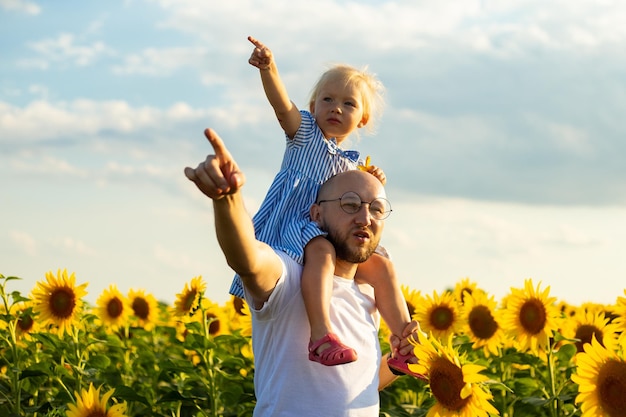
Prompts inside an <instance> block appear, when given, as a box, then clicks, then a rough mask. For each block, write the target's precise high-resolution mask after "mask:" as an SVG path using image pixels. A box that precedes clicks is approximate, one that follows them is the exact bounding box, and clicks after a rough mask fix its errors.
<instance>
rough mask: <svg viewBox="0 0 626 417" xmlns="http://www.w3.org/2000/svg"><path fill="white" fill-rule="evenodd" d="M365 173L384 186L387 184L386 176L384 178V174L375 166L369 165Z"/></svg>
mask: <svg viewBox="0 0 626 417" xmlns="http://www.w3.org/2000/svg"><path fill="white" fill-rule="evenodd" d="M367 172H369V173H370V174H372V175H373V176H375V177H376V178H378V180H379V181H380V182H381V183H382V184H383V185H385V183H387V176H385V172H384V171H383V170H382V169H380V168H378V167H377V166H376V165H370V166H368V167H367Z"/></svg>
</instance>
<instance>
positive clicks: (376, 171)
mask: <svg viewBox="0 0 626 417" xmlns="http://www.w3.org/2000/svg"><path fill="white" fill-rule="evenodd" d="M358 168H359V169H360V170H361V171H365V172H369V173H370V174H372V175H373V176H375V177H376V178H378V181H380V182H381V183H382V184H383V185H385V183H386V182H387V176H386V175H385V171H383V170H382V169H380V168H378V167H377V166H376V165H370V157H369V156H368V157H367V158H365V165H359V166H358Z"/></svg>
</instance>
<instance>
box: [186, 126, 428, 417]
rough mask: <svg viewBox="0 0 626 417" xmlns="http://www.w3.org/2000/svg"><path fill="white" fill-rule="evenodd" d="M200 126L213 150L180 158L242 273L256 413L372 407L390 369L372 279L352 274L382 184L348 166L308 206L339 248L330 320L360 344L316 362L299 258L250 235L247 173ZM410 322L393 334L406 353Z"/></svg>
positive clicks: (369, 235) (364, 256) (380, 205)
mask: <svg viewBox="0 0 626 417" xmlns="http://www.w3.org/2000/svg"><path fill="white" fill-rule="evenodd" d="M205 136H206V137H207V139H208V140H209V142H210V143H211V145H212V146H213V149H214V152H215V153H214V154H212V155H209V156H207V158H206V159H205V161H203V162H201V163H200V164H199V165H198V166H197V167H196V168H195V169H193V168H189V167H187V168H185V175H186V176H187V178H188V179H189V180H190V181H192V182H194V183H195V185H196V186H197V188H198V189H199V190H200V191H201V192H202V193H203V194H205V195H206V196H208V197H209V198H211V199H212V200H213V208H214V215H215V227H216V235H217V240H218V242H219V244H220V247H221V248H222V251H223V253H224V255H225V257H226V260H227V262H228V265H229V266H230V267H231V268H232V269H233V270H234V271H235V272H236V273H238V274H239V276H241V278H242V281H243V285H244V292H245V299H246V301H247V302H248V304H249V306H250V311H251V315H252V329H253V330H252V342H253V350H254V357H255V376H254V379H255V380H254V382H255V394H256V398H257V404H256V407H255V410H254V416H256V417H260V416H261V417H265V416H267V417H269V416H272V417H274V416H304V417H307V416H310V417H318V416H338V417H339V416H341V417H344V416H363V417H378V415H379V394H378V390H379V389H382V388H383V387H385V386H386V385H388V384H389V383H391V382H392V381H393V380H394V378H396V375H394V374H393V373H392V371H391V370H390V368H389V367H388V366H387V357H386V356H383V355H382V352H381V348H380V344H379V340H378V328H379V323H380V317H379V314H378V311H377V309H376V302H375V299H374V291H373V288H372V286H371V285H368V284H366V283H359V282H357V281H355V275H356V271H357V267H358V265H359V264H361V263H363V262H365V261H366V260H368V259H370V258H371V257H372V254H374V252H375V250H376V248H377V247H378V244H379V241H380V238H381V235H382V232H383V228H384V219H385V218H386V217H387V216H388V215H389V213H390V212H391V206H390V204H389V202H388V201H387V200H386V195H385V189H384V187H383V185H382V184H381V182H380V181H379V180H378V179H376V178H375V177H374V176H372V175H370V174H368V173H365V172H362V171H358V170H354V171H347V172H344V173H341V174H338V175H336V176H334V177H332V178H331V179H329V180H328V181H327V182H326V183H324V184H323V185H322V186H321V188H320V190H319V193H318V199H317V202H316V203H315V204H313V205H312V206H311V219H312V220H313V221H315V222H317V223H318V224H319V226H320V228H321V229H322V230H324V231H325V232H326V233H327V238H328V239H329V241H330V242H331V243H332V244H333V246H334V247H335V250H336V257H337V261H336V266H335V277H334V283H333V289H332V300H331V305H332V307H331V320H332V321H333V326H334V329H335V331H336V332H337V333H338V334H339V335H340V337H341V338H342V339H343V340H346V341H349V342H350V343H352V344H353V346H355V347H357V349H358V351H359V357H358V359H357V360H356V361H354V362H351V363H348V364H345V365H341V366H319V364H317V363H315V362H312V361H309V360H307V357H306V352H307V339H308V335H309V328H308V326H309V324H308V320H307V314H306V310H305V307H304V302H303V300H302V296H301V294H300V277H301V273H302V266H301V265H300V264H298V263H297V262H296V261H294V260H293V259H292V258H291V257H290V256H288V255H287V254H285V253H284V252H281V251H277V250H274V249H273V248H271V247H270V246H268V245H267V244H265V243H263V242H260V241H258V240H257V239H256V238H255V234H254V227H253V224H252V220H251V218H250V216H249V214H248V212H247V211H246V209H245V207H244V204H243V198H242V195H241V188H242V186H243V185H244V183H245V176H244V174H243V173H242V172H241V171H240V170H239V167H238V165H237V163H236V162H235V160H234V159H233V157H232V156H231V155H230V153H229V152H228V150H227V149H226V146H225V145H224V143H223V142H222V140H221V139H220V137H219V136H218V135H217V134H216V133H215V132H214V131H212V130H210V129H207V130H206V131H205ZM417 328H418V326H417V323H415V322H414V321H413V322H410V323H409V324H408V325H407V326H406V328H405V331H404V333H403V335H402V337H401V338H398V337H392V338H391V341H390V342H391V344H392V347H393V348H394V350H395V351H396V352H398V354H399V355H403V356H410V355H411V354H412V346H411V344H410V341H409V339H411V338H415V339H416V335H415V332H416V331H417ZM412 360H413V361H415V358H414V357H413V358H412Z"/></svg>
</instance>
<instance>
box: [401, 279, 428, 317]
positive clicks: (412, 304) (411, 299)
mask: <svg viewBox="0 0 626 417" xmlns="http://www.w3.org/2000/svg"><path fill="white" fill-rule="evenodd" d="M400 289H401V290H402V295H404V299H405V300H406V306H407V308H408V309H409V314H410V315H411V317H413V316H415V312H416V311H417V306H419V305H420V304H422V302H423V300H424V297H422V292H421V291H418V290H414V289H411V288H409V287H408V286H406V285H402V286H401V287H400Z"/></svg>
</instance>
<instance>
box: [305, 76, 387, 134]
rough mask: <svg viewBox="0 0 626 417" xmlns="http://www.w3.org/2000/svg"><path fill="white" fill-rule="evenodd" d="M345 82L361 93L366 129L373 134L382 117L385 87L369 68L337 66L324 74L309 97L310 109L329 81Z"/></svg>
mask: <svg viewBox="0 0 626 417" xmlns="http://www.w3.org/2000/svg"><path fill="white" fill-rule="evenodd" d="M337 80H339V81H343V82H345V83H346V85H351V84H352V85H354V86H356V88H358V89H359V91H360V92H361V97H362V99H363V102H362V103H361V104H362V106H363V118H364V119H365V120H367V124H366V125H365V128H366V129H367V131H368V133H370V134H372V133H374V132H375V130H376V124H377V122H378V120H379V118H380V117H381V116H382V112H383V107H384V104H385V102H384V95H385V87H384V86H383V83H382V82H381V81H380V80H379V79H378V77H377V76H376V74H373V73H370V72H368V71H367V66H365V67H363V68H361V69H357V68H354V67H352V66H350V65H346V64H337V65H334V66H333V67H331V68H330V69H328V70H327V71H326V72H324V73H323V74H322V75H321V76H320V78H319V79H318V80H317V82H316V83H315V85H314V86H313V90H312V91H311V95H310V97H309V109H313V106H314V104H315V99H316V98H317V96H318V95H319V93H320V91H321V89H322V87H323V86H324V84H326V83H327V82H329V81H337Z"/></svg>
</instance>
